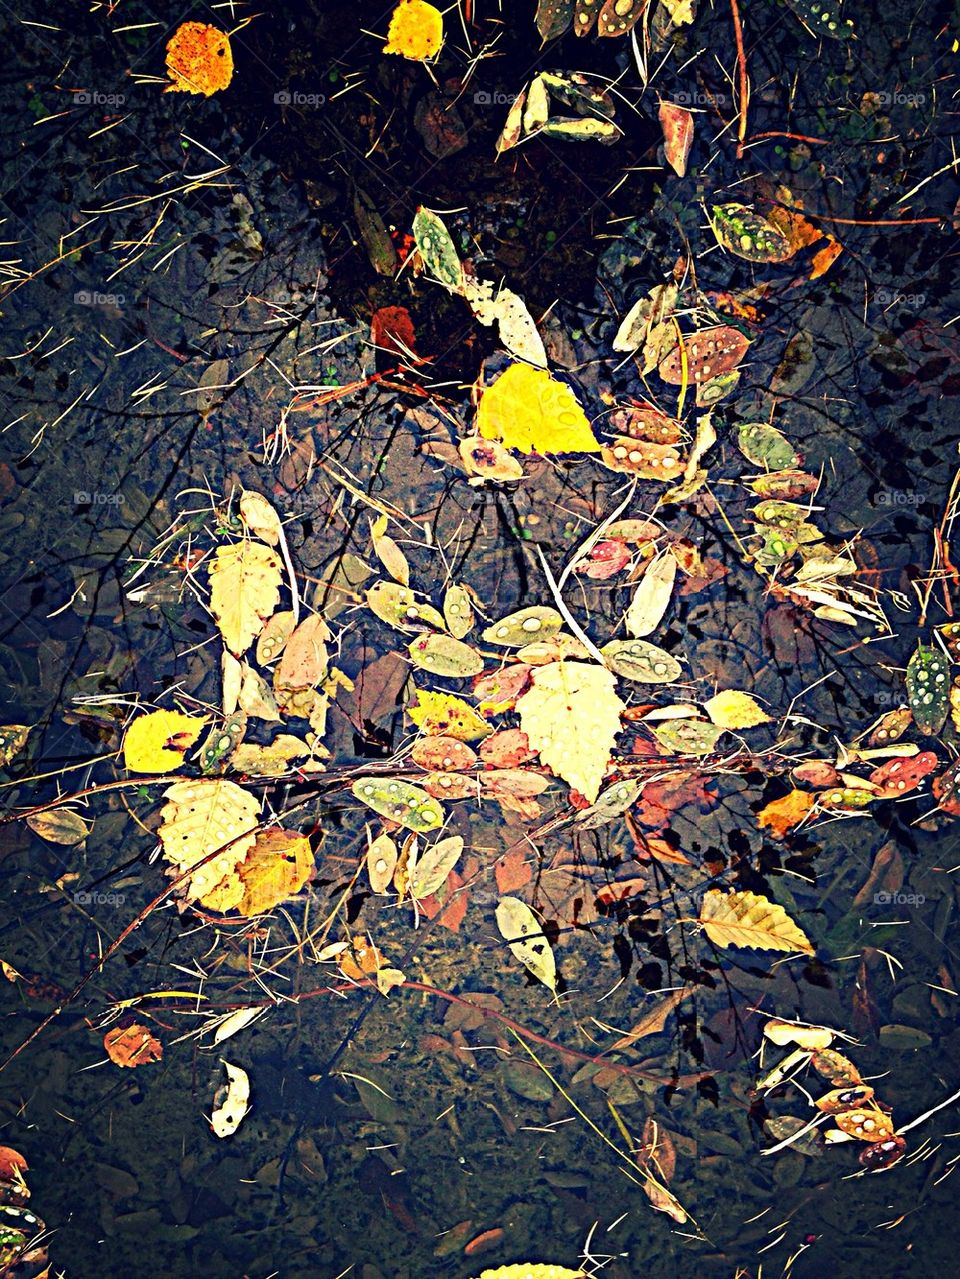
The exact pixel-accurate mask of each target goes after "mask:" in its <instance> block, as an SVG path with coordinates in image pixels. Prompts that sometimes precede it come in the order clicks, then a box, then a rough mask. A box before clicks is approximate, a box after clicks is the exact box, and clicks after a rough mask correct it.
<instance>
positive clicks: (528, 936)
mask: <svg viewBox="0 0 960 1279" xmlns="http://www.w3.org/2000/svg"><path fill="white" fill-rule="evenodd" d="M496 914H497V927H498V928H499V929H500V935H501V937H503V939H504V941H506V942H507V943H508V944H509V946H510V951H511V953H512V954H513V956H514V958H515V959H519V960H520V962H521V964H523V966H524V968H528V969H529V970H530V972H532V973H533V975H534V977H536V979H537V981H542V982H543V984H544V986H546V987H547V988H548V990H556V988H557V961H556V960H555V959H554V957H553V951H552V950H551V949H550V943H549V942H548V941H547V939H546V937H544V935H543V925H542V924H541V923H540V921H539V920H538V919H537V917H536V915H535V914H534V913H533V911H532V910H531V909H530V907H529V906H528V905H527V904H526V902H522V901H521V900H520V898H519V897H501V898H500V901H499V902H498V903H497V911H496Z"/></svg>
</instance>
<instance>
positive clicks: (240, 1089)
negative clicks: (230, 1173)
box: [210, 1061, 250, 1137]
mask: <svg viewBox="0 0 960 1279" xmlns="http://www.w3.org/2000/svg"><path fill="white" fill-rule="evenodd" d="M223 1067H224V1069H225V1070H226V1072H227V1086H226V1088H220V1089H218V1090H217V1095H216V1096H215V1097H214V1102H215V1103H216V1102H218V1101H219V1104H217V1105H216V1106H215V1109H214V1111H213V1114H212V1115H211V1116H210V1127H211V1128H212V1129H213V1132H214V1135H215V1136H217V1137H231V1136H233V1134H234V1133H235V1132H236V1131H237V1129H238V1128H239V1127H240V1125H241V1124H242V1123H243V1120H244V1118H245V1117H246V1115H247V1114H248V1113H249V1110H250V1076H249V1075H248V1074H247V1072H246V1071H245V1070H243V1069H242V1068H241V1067H240V1066H233V1065H231V1063H230V1062H229V1061H225V1062H224V1063H223ZM221 1094H222V1099H221Z"/></svg>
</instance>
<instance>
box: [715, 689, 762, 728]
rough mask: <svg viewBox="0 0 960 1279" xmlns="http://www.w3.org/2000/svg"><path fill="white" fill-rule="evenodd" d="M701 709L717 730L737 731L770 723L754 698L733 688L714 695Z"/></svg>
mask: <svg viewBox="0 0 960 1279" xmlns="http://www.w3.org/2000/svg"><path fill="white" fill-rule="evenodd" d="M703 709H704V710H705V711H706V712H707V715H708V716H709V717H710V719H711V720H712V721H713V723H714V724H716V725H717V727H718V728H729V729H733V730H738V729H741V728H756V726H757V725H758V724H769V723H771V722H772V721H771V718H770V716H769V715H768V714H767V712H766V711H765V710H764V709H763V707H762V706H761V705H760V703H759V702H758V701H757V700H756V698H754V697H751V696H750V694H749V693H741V692H739V691H738V690H737V689H733V688H727V689H724V690H723V691H722V692H720V693H716V694H714V696H713V697H711V698H709V699H708V700H707V701H705V702H704V703H703Z"/></svg>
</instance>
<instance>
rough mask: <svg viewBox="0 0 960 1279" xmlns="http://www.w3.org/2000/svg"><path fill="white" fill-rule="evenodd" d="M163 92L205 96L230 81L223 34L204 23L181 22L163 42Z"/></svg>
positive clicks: (227, 44) (230, 63) (230, 60)
mask: <svg viewBox="0 0 960 1279" xmlns="http://www.w3.org/2000/svg"><path fill="white" fill-rule="evenodd" d="M167 75H168V76H169V77H170V79H171V81H172V83H171V84H168V85H167V86H166V88H165V89H164V93H202V94H203V95H204V96H205V97H209V96H210V95H211V94H212V93H217V92H218V91H219V90H220V89H226V88H227V86H228V85H229V83H230V81H231V80H232V79H233V52H232V50H231V48H230V37H229V36H228V35H227V33H226V32H225V31H218V30H217V28H216V27H211V26H208V24H207V23H205V22H184V23H183V24H182V25H181V26H179V27H178V28H177V29H176V31H175V32H174V33H173V35H172V36H171V37H170V39H169V40H168V41H167Z"/></svg>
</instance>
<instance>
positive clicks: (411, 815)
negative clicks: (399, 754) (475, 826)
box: [350, 777, 443, 834]
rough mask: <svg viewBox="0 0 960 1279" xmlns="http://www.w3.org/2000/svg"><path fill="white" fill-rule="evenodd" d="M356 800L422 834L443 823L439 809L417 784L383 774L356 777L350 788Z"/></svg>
mask: <svg viewBox="0 0 960 1279" xmlns="http://www.w3.org/2000/svg"><path fill="white" fill-rule="evenodd" d="M350 789H351V790H352V791H353V794H354V795H355V796H356V798H357V799H359V800H360V801H361V803H364V804H366V805H367V807H368V808H372V809H373V811H374V812H375V813H379V814H380V816H381V817H386V818H389V820H390V821H392V822H396V823H397V824H398V825H400V826H406V828H407V829H408V830H413V831H417V832H418V833H420V834H423V833H424V832H425V831H428V830H436V829H437V827H438V826H441V825H442V824H443V812H442V810H441V808H440V805H439V804H438V803H437V801H436V800H435V799H433V797H432V796H430V795H428V794H427V792H426V791H425V790H421V789H420V788H419V786H411V785H410V783H409V782H404V781H400V780H399V779H393V780H391V779H390V778H386V777H358V778H357V780H356V781H355V782H354V783H353V785H352V786H351V787H350Z"/></svg>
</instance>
